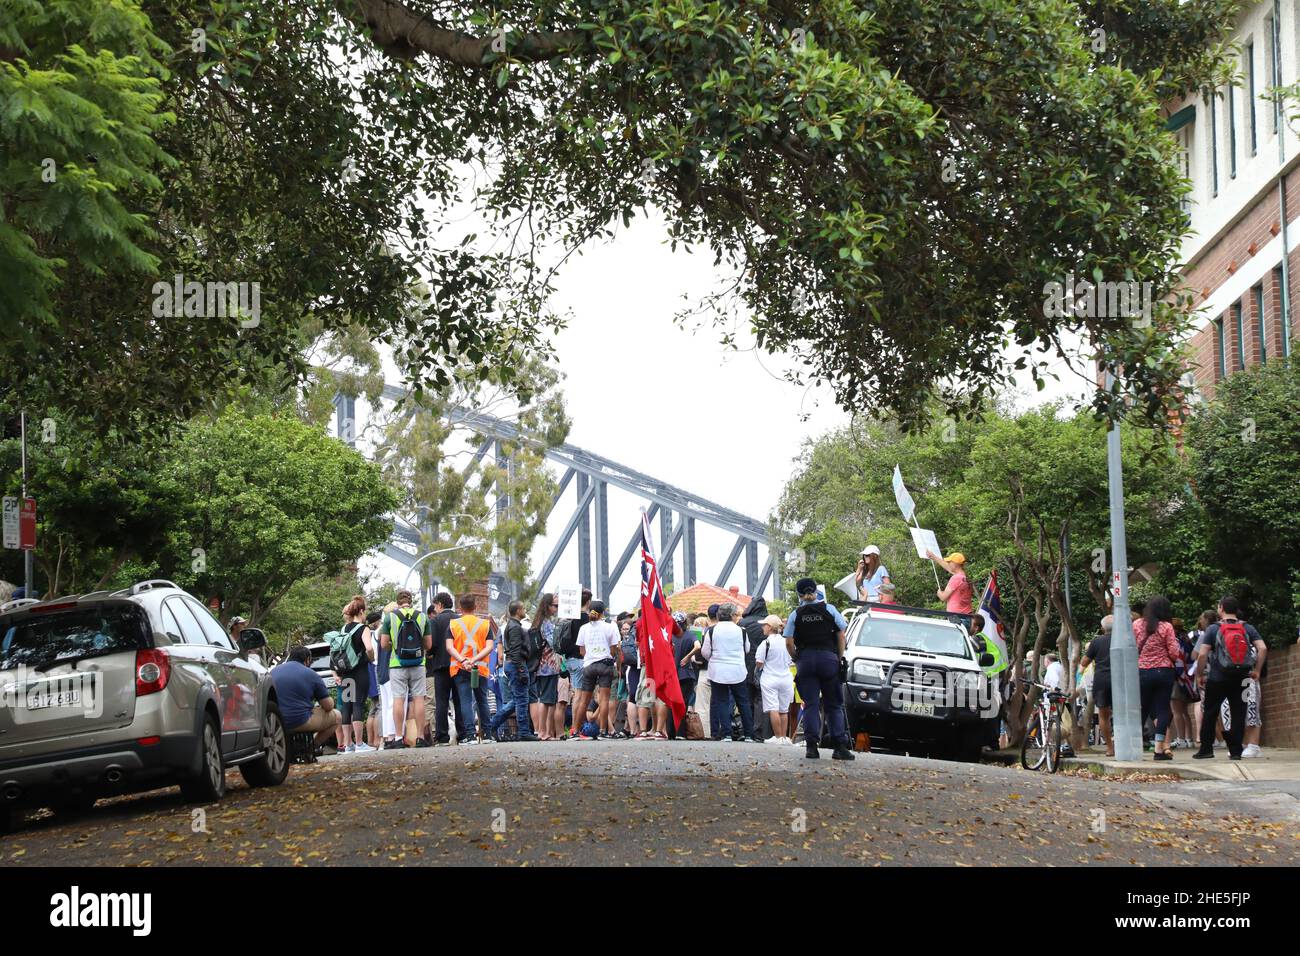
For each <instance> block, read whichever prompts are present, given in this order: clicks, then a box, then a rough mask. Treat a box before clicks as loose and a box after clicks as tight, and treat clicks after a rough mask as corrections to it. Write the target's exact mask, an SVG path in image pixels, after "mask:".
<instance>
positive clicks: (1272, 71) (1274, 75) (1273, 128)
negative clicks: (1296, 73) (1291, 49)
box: [1264, 13, 1282, 136]
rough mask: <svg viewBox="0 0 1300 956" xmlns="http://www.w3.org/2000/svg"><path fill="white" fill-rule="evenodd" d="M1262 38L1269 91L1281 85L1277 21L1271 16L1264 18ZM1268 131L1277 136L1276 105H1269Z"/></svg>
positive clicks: (1265, 73)
mask: <svg viewBox="0 0 1300 956" xmlns="http://www.w3.org/2000/svg"><path fill="white" fill-rule="evenodd" d="M1264 36H1265V37H1267V38H1268V45H1267V46H1266V47H1265V49H1266V50H1267V51H1268V54H1267V56H1265V57H1264V71H1265V72H1264V82H1265V83H1267V84H1268V87H1269V89H1273V88H1275V87H1278V86H1281V85H1282V77H1281V76H1280V75H1279V74H1278V69H1279V62H1278V56H1277V39H1278V31H1277V21H1275V20H1274V19H1273V14H1271V13H1270V14H1269V15H1268V16H1267V17H1265V18H1264ZM1269 105H1270V107H1271V108H1270V109H1269V124H1268V131H1269V134H1270V135H1272V136H1276V135H1277V114H1278V112H1279V109H1278V104H1276V103H1270V104H1269Z"/></svg>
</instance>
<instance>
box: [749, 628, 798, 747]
mask: <svg viewBox="0 0 1300 956" xmlns="http://www.w3.org/2000/svg"><path fill="white" fill-rule="evenodd" d="M784 630H785V622H784V621H782V620H781V619H780V618H779V617H777V616H776V615H775V614H769V615H768V616H767V617H766V618H764V619H763V643H762V644H759V645H758V650H757V651H756V652H755V654H754V666H755V667H756V668H758V687H759V690H761V691H762V693H763V709H764V710H765V711H767V716H768V718H769V719H770V720H771V721H772V736H771V737H769V738H767V743H769V744H788V743H790V742H791V740H790V734H789V728H787V727H786V715H787V713H788V712H789V710H790V705H791V704H792V703H794V676H793V675H792V674H791V673H790V666H791V665H792V664H793V663H794V661H793V660H791V658H790V649H789V647H787V646H786V641H785V637H784V636H783V632H784Z"/></svg>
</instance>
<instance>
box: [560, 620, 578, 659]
mask: <svg viewBox="0 0 1300 956" xmlns="http://www.w3.org/2000/svg"><path fill="white" fill-rule="evenodd" d="M555 653H557V654H559V655H560V656H561V657H577V656H578V629H577V628H576V627H574V626H573V621H561V622H560V623H559V624H557V625H555Z"/></svg>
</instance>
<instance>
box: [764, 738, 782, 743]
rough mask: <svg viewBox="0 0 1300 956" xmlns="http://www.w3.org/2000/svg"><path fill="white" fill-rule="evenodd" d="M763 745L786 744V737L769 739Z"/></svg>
mask: <svg viewBox="0 0 1300 956" xmlns="http://www.w3.org/2000/svg"><path fill="white" fill-rule="evenodd" d="M763 743H765V744H783V743H785V738H784V737H768V738H767V739H766V740H764V741H763Z"/></svg>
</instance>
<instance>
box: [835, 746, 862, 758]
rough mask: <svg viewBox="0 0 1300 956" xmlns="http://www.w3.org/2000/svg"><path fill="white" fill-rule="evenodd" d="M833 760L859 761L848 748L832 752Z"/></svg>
mask: <svg viewBox="0 0 1300 956" xmlns="http://www.w3.org/2000/svg"><path fill="white" fill-rule="evenodd" d="M831 759H832V760H857V759H858V758H857V757H855V756H853V751H852V750H850V749H849V748H848V747H836V748H835V749H834V750H833V751H831Z"/></svg>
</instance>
